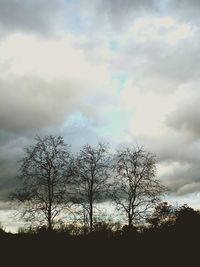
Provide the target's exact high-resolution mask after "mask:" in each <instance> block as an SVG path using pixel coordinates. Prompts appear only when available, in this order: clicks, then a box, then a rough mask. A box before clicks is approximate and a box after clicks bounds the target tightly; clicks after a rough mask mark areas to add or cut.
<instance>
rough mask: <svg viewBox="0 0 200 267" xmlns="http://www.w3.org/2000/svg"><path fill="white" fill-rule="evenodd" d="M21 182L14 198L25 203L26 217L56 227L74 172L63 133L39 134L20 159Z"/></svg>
mask: <svg viewBox="0 0 200 267" xmlns="http://www.w3.org/2000/svg"><path fill="white" fill-rule="evenodd" d="M20 163H21V167H20V174H19V179H20V180H21V185H20V187H19V188H18V189H17V191H16V192H14V193H13V194H12V198H13V199H14V200H15V201H18V202H19V203H22V204H23V205H22V206H23V212H22V217H23V218H25V219H26V220H28V221H32V222H40V223H45V224H46V225H47V227H48V229H49V230H52V228H53V225H54V223H55V219H56V217H57V216H58V215H59V214H60V212H61V210H62V208H63V206H64V204H65V201H66V186H67V184H68V183H69V182H70V177H71V176H72V174H73V169H72V157H71V154H70V152H69V147H68V146H67V145H66V144H65V143H64V140H63V138H62V137H60V136H58V137H56V136H46V137H44V138H41V137H37V138H36V144H35V145H33V146H30V147H28V148H26V149H25V156H24V158H22V160H21V161H20Z"/></svg>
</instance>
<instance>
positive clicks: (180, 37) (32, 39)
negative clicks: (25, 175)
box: [0, 0, 200, 208]
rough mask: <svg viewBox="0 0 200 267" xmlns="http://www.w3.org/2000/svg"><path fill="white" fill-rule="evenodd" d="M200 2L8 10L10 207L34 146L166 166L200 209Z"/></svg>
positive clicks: (68, 2) (0, 103) (49, 3)
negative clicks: (67, 147) (51, 143)
mask: <svg viewBox="0 0 200 267" xmlns="http://www.w3.org/2000/svg"><path fill="white" fill-rule="evenodd" d="M199 44H200V1H198V0H163V1H156V0H155V1H154V0H92V1H91V0H90V1H89V0H65V1H64V0H20V1H17V0H0V200H1V201H2V202H0V206H2V207H3V208H4V204H3V203H4V200H6V196H7V193H8V191H9V190H12V188H13V187H14V185H15V183H16V181H15V178H14V177H15V175H16V173H17V169H18V163H17V161H18V160H19V159H20V157H21V156H22V155H23V148H24V147H26V146H28V145H29V144H31V143H32V142H33V139H34V136H35V135H36V134H38V135H45V134H56V135H62V136H64V138H65V141H66V142H67V143H69V144H71V145H72V149H73V150H74V151H76V150H77V149H79V148H80V146H81V145H83V144H85V143H90V144H95V143H96V142H98V141H102V140H106V141H108V142H110V143H111V145H112V146H113V147H116V146H117V145H118V144H120V143H127V144H139V145H144V147H145V148H146V149H148V150H150V151H152V152H155V153H156V155H157V157H158V163H159V164H158V176H159V178H160V179H161V180H162V181H163V182H164V184H165V185H167V186H168V187H169V188H170V189H171V191H172V199H174V200H175V201H176V200H178V201H182V202H183V201H184V202H188V203H189V204H190V205H192V206H193V207H195V208H200V194H199V193H198V192H199V191H200V104H199V102H200V76H199V73H200V45H199Z"/></svg>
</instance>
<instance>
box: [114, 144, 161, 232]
mask: <svg viewBox="0 0 200 267" xmlns="http://www.w3.org/2000/svg"><path fill="white" fill-rule="evenodd" d="M113 169H114V172H115V181H114V189H113V194H112V195H113V199H114V201H115V203H116V204H117V208H118V209H119V210H121V211H122V213H123V214H125V215H126V218H127V219H128V226H129V227H131V226H133V223H134V222H135V221H137V220H140V219H141V218H143V217H144V215H145V214H146V212H147V211H148V210H149V209H150V208H152V207H153V206H154V205H155V204H156V203H157V202H158V201H159V196H160V195H161V194H162V193H163V192H164V190H165V188H164V187H163V186H162V185H161V184H160V182H159V181H158V180H156V178H155V176H156V158H155V156H154V155H153V154H152V153H150V152H147V151H145V150H144V149H143V148H142V147H132V148H127V147H124V148H121V149H119V150H118V151H117V152H116V154H115V156H114V163H113Z"/></svg>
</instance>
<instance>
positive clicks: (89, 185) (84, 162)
mask: <svg viewBox="0 0 200 267" xmlns="http://www.w3.org/2000/svg"><path fill="white" fill-rule="evenodd" d="M109 165H110V159H109V156H108V150H107V146H106V145H105V144H102V143H99V144H98V146H96V147H92V146H90V145H85V146H84V147H83V148H82V149H81V151H80V153H79V155H78V156H77V159H76V178H75V180H76V182H75V191H74V192H75V196H74V198H73V202H74V203H75V204H78V205H79V206H81V212H82V214H83V216H84V222H85V224H86V223H88V224H89V231H90V232H92V230H93V224H94V210H95V209H96V204H97V203H98V202H99V201H101V200H104V197H105V195H106V193H107V187H108V176H109V175H108V173H109Z"/></svg>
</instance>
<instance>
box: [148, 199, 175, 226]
mask: <svg viewBox="0 0 200 267" xmlns="http://www.w3.org/2000/svg"><path fill="white" fill-rule="evenodd" d="M175 213H176V210H175V208H174V207H173V206H172V205H170V204H169V203H167V202H161V203H159V204H158V205H157V206H156V207H155V208H154V211H153V212H152V214H151V215H150V216H149V217H148V218H147V219H146V221H147V222H148V223H149V224H150V225H151V226H152V227H153V228H162V227H165V226H170V225H172V224H173V223H174V221H175Z"/></svg>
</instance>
